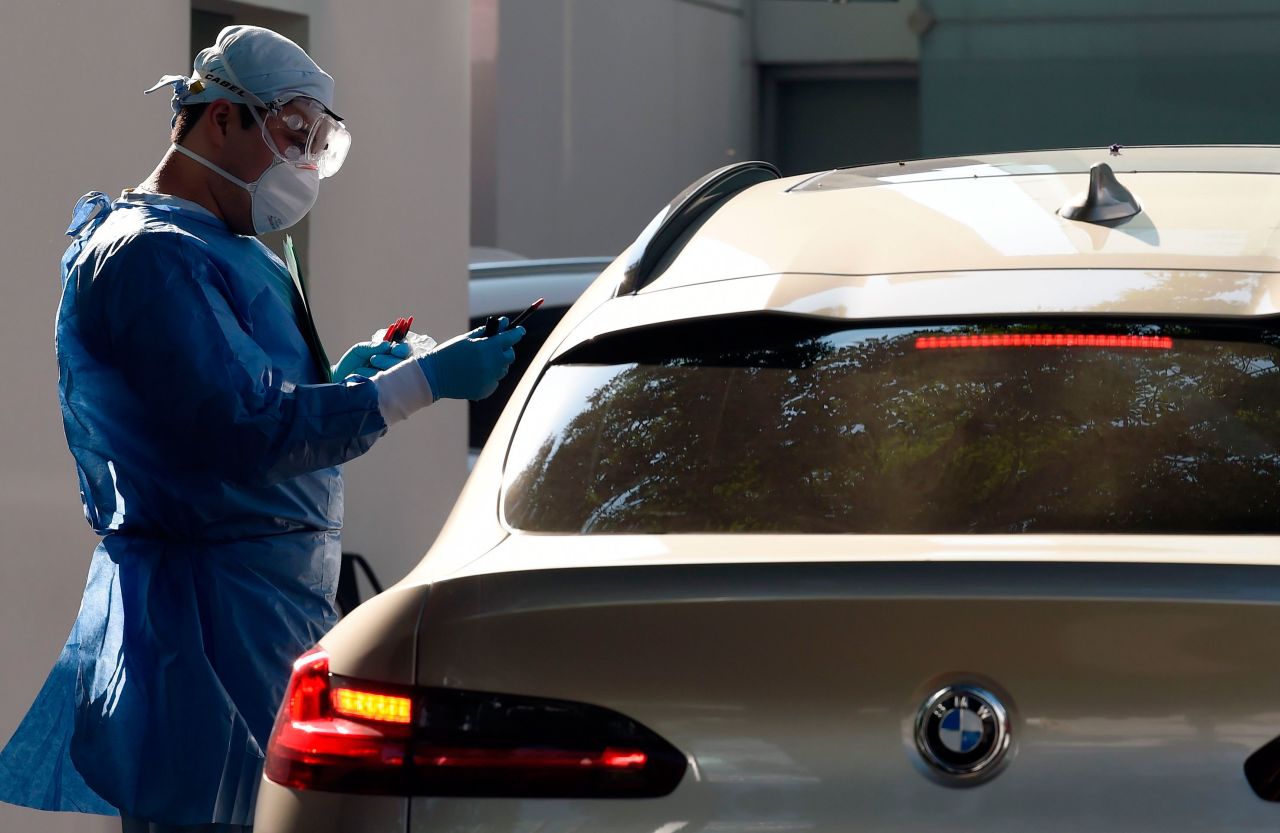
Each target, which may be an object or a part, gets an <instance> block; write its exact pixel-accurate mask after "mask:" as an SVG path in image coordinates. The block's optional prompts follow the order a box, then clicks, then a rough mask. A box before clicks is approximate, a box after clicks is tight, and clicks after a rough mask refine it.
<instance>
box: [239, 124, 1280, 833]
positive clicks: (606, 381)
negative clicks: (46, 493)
mask: <svg viewBox="0 0 1280 833" xmlns="http://www.w3.org/2000/svg"><path fill="white" fill-rule="evenodd" d="M1278 160H1280V148H1257V147H1248V148H1224V147H1204V148H1199V147H1152V148H1126V149H1119V148H1115V149H1112V150H1111V151H1110V152H1109V151H1108V150H1106V149H1103V150H1075V151H1046V152H1032V153H1023V154H1006V155H998V156H985V157H975V158H964V159H940V160H925V161H919V162H907V163H897V164H889V165H877V166H869V167H861V168H851V169H841V170H835V171H828V172H823V173H819V174H816V175H812V176H797V177H790V178H782V179H780V178H779V177H778V174H777V172H776V171H775V170H774V169H773V168H772V167H770V166H768V165H765V164H762V163H743V164H740V165H734V166H731V167H729V168H725V169H721V170H719V171H716V172H713V173H712V174H710V175H708V176H707V177H706V178H704V179H702V180H699V181H698V182H697V183H694V185H692V186H691V187H690V188H689V189H688V190H687V191H685V192H684V193H683V194H681V195H680V196H679V197H677V199H676V200H675V201H674V202H673V203H672V204H671V206H669V207H668V209H667V210H665V211H664V212H663V213H662V214H660V215H659V216H658V217H656V218H655V219H654V221H653V222H652V223H651V224H650V225H649V227H648V228H646V229H645V231H644V232H643V233H642V234H641V236H640V237H639V239H638V240H637V241H636V242H635V244H634V245H633V246H632V247H631V248H630V249H628V250H627V251H626V252H624V253H623V255H622V256H621V257H619V258H618V260H617V261H616V262H615V263H613V264H612V265H611V266H610V267H609V268H608V269H606V270H605V271H604V273H603V274H602V275H601V276H600V277H599V278H598V279H597V280H596V281H595V282H594V283H593V284H592V285H591V287H590V288H589V289H588V290H587V291H586V293H585V294H584V295H583V296H582V297H581V298H580V299H579V300H578V302H577V303H576V304H575V305H574V306H573V308H572V309H571V310H570V311H569V312H568V314H567V315H566V316H565V317H564V319H563V320H562V321H561V322H560V324H559V325H558V326H557V327H556V329H555V331H554V332H553V333H552V334H551V335H550V337H549V338H548V339H547V340H546V342H545V344H543V346H542V348H541V349H540V350H539V351H538V353H537V355H536V356H535V357H533V360H532V364H531V367H530V369H529V371H528V372H527V373H526V374H525V375H524V377H523V378H522V379H521V381H520V382H519V384H518V385H517V386H516V388H515V390H514V392H513V394H512V396H511V399H510V402H509V403H508V405H507V407H506V409H505V410H504V411H503V413H502V415H501V417H500V418H499V419H498V421H497V423H496V425H495V426H494V429H493V432H492V434H491V435H490V437H489V440H488V443H487V444H486V445H485V447H484V451H483V452H482V454H481V455H480V458H479V460H478V461H477V463H476V465H475V469H474V471H473V472H472V474H471V478H470V480H469V481H468V483H467V486H466V488H465V489H464V491H463V493H462V495H461V496H460V498H459V500H458V502H457V505H456V506H455V508H454V511H453V514H452V516H451V518H450V520H449V522H448V524H447V525H446V527H445V529H444V530H443V532H442V533H441V535H440V536H439V538H438V539H437V540H436V542H435V544H434V545H433V546H432V547H431V549H430V551H429V552H428V553H427V555H426V557H425V558H424V560H423V561H422V563H421V564H420V566H419V567H418V568H417V569H416V570H415V571H414V572H413V573H412V574H411V575H409V576H408V577H407V578H406V579H404V580H403V581H401V582H400V583H399V584H397V585H396V586H394V587H393V588H391V589H389V590H388V591H387V592H385V593H383V594H382V595H380V596H378V597H377V598H375V599H373V600H371V601H370V602H368V603H366V604H364V605H362V606H361V607H359V608H357V609H356V610H355V611H354V612H353V613H352V614H351V615H350V616H348V617H347V618H346V619H345V620H343V621H342V622H341V623H340V624H339V625H338V626H337V627H335V628H334V630H333V631H332V632H331V633H329V634H328V635H327V636H325V638H324V639H322V640H321V642H320V644H319V645H318V646H317V647H316V648H315V649H314V650H313V651H311V652H309V653H307V654H305V655H304V656H303V657H301V658H300V659H299V660H298V661H297V663H296V665H295V667H294V672H293V678H292V681H291V682H290V686H289V690H288V693H287V695H286V697H285V698H284V705H283V706H282V709H281V712H280V715H279V718H278V721H277V724H276V729H275V731H274V733H273V735H272V738H271V741H270V744H269V746H268V748H267V750H266V757H267V760H266V772H265V777H264V780H263V782H262V786H261V792H260V795H259V799H258V805H257V820H256V825H255V830H256V831H258V833H284V831H298V832H299V833H301V832H302V831H306V832H307V833H324V832H325V831H339V830H342V831H348V830H360V831H387V833H391V831H397V833H399V832H401V831H413V833H425V832H426V831H432V833H490V832H492V833H499V831H501V833H512V832H513V831H539V833H553V831H554V832H559V833H569V831H594V832H595V833H707V832H708V831H720V832H723V831H816V832H817V833H835V832H836V831H840V832H841V833H843V832H844V831H853V830H876V831H934V830H947V831H975V832H976V831H982V833H1005V831H1008V832H1009V833H1012V832H1013V831H1019V833H1021V831H1036V832H1037V833H1050V832H1052V833H1059V832H1060V833H1081V831H1090V833H1093V832H1094V831H1116V833H1120V832H1121V831H1123V833H1137V831H1153V832H1154V831H1160V832H1161V833H1169V831H1204V830H1233V831H1264V830H1265V831H1271V830H1274V829H1276V827H1277V825H1280V806H1277V804H1276V803H1275V802H1276V801H1277V799H1280V742H1277V741H1276V740H1275V739H1276V738H1277V737H1278V736H1280V671H1278V670H1277V663H1276V649H1275V643H1276V639H1275V634H1277V633H1280V547H1278V545H1280V537H1278V533H1280V366H1278V364H1277V360H1278V359H1280V319H1278V318H1277V316H1278V315H1280V235H1278V233H1277V229H1278V228H1280V176H1277V174H1278V173H1280V161H1278ZM526 302H527V300H526V299H525V298H523V297H522V298H521V299H520V302H519V303H517V304H515V305H514V306H512V307H511V308H512V309H516V308H518V307H520V306H522V305H523V304H524V303H526Z"/></svg>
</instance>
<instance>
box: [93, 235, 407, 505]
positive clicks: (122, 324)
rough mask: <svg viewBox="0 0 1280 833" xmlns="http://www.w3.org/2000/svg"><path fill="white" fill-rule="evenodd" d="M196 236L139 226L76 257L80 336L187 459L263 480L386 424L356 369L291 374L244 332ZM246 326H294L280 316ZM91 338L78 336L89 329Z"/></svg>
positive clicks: (361, 446) (331, 454)
mask: <svg viewBox="0 0 1280 833" xmlns="http://www.w3.org/2000/svg"><path fill="white" fill-rule="evenodd" d="M201 245H202V244H201V243H200V242H198V241H196V240H194V239H192V238H188V237H186V236H184V235H182V234H181V233H177V232H174V233H167V232H148V233H145V234H139V235H135V236H133V237H130V238H125V239H123V240H121V241H118V242H117V243H116V244H115V245H114V246H113V250H112V251H111V252H110V253H109V254H108V255H107V256H106V257H101V258H99V259H97V260H96V262H95V263H93V264H92V268H89V266H90V264H89V262H87V261H86V263H85V265H83V266H81V267H79V274H77V275H75V276H73V279H74V280H75V281H76V290H75V291H76V293H77V302H78V303H77V308H78V309H77V311H78V314H79V317H80V321H81V325H82V327H85V328H86V331H87V332H86V342H87V343H92V344H94V345H95V346H96V349H97V351H100V352H102V353H105V356H104V357H103V358H104V360H105V361H106V362H107V363H109V364H111V365H112V366H114V367H115V368H117V369H118V371H119V372H120V373H121V375H122V376H123V379H124V382H125V384H126V385H127V386H128V387H129V389H130V390H131V391H132V392H133V393H134V394H136V395H137V396H138V398H139V400H140V401H141V402H142V403H143V405H144V406H145V407H146V409H147V410H148V411H149V412H151V413H154V414H156V415H158V416H159V417H161V418H160V419H157V420H154V421H153V425H152V426H150V427H149V428H150V430H153V431H154V430H157V426H159V429H158V430H161V431H165V432H169V431H171V432H173V434H174V436H172V437H170V438H169V439H171V440H173V444H174V445H180V446H181V447H183V448H185V449H187V451H186V452H185V453H187V454H190V455H191V458H192V462H193V463H195V462H198V463H199V464H201V465H203V466H205V467H207V468H208V469H209V470H211V471H214V472H217V473H218V474H219V475H220V476H222V477H223V478H224V479H226V480H228V481H231V482H240V483H247V484H271V483H275V482H278V481H280V480H284V479H287V478H290V477H294V476H297V475H300V474H305V473H307V472H311V471H316V470H318V469H323V468H328V467H330V466H334V465H337V464H339V463H342V462H345V461H347V460H350V459H352V458H354V457H358V456H359V455H361V454H363V453H364V452H365V451H367V450H368V449H369V447H370V446H372V445H373V443H374V441H375V440H377V439H378V438H379V437H381V436H382V435H383V434H384V433H386V430H387V425H386V422H385V421H384V420H383V418H382V415H381V413H380V412H379V410H378V394H377V389H376V387H375V386H374V385H373V384H372V383H371V382H370V381H369V380H368V379H365V378H363V377H356V378H353V379H348V380H343V381H340V382H333V383H324V384H299V382H298V380H297V379H288V378H285V374H284V372H283V371H282V370H281V368H279V367H276V366H274V365H273V363H272V360H271V357H270V356H269V355H268V354H267V353H266V351H264V350H263V348H262V347H261V346H260V345H259V344H258V343H257V342H256V341H255V340H254V339H253V337H252V336H251V334H250V333H249V332H247V331H246V322H245V321H243V319H242V317H241V316H240V315H238V314H237V312H236V311H235V309H234V308H233V305H232V303H231V302H230V298H231V297H232V296H231V291H230V286H229V284H228V282H227V279H226V276H224V275H223V274H222V273H221V271H220V270H219V269H218V267H217V265H216V264H215V263H214V261H213V260H212V259H210V258H209V257H208V255H207V254H206V253H205V252H204V251H203V250H202V249H201ZM253 326H254V327H261V326H273V327H275V326H278V327H289V328H296V327H297V324H296V322H295V321H294V320H292V319H291V318H288V317H285V316H281V317H280V319H279V320H278V321H268V322H263V321H255V322H253ZM90 335H91V336H92V338H89V337H88V336H90Z"/></svg>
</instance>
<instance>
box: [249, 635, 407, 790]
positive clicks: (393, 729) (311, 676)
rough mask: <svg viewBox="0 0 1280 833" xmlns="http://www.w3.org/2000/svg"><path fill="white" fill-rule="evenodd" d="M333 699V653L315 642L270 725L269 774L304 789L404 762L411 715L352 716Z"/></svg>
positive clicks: (369, 775) (357, 779) (372, 777)
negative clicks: (400, 717)
mask: <svg viewBox="0 0 1280 833" xmlns="http://www.w3.org/2000/svg"><path fill="white" fill-rule="evenodd" d="M334 699H335V698H334V696H333V687H332V685H331V682H330V675H329V655H328V654H327V653H325V652H324V650H323V649H320V648H315V649H312V650H311V651H308V652H307V653H305V654H303V655H302V656H301V657H299V658H298V661H297V662H295V663H294V664H293V677H292V678H291V679H290V680H289V689H288V691H287V692H286V693H285V696H284V706H283V707H282V708H281V709H280V713H279V714H278V715H277V716H276V725H275V728H274V729H272V731H271V741H270V743H269V744H268V751H267V761H266V765H265V771H266V774H267V777H268V778H270V779H271V780H272V781H275V782H276V783H278V784H284V785H285V786H287V787H293V788H294V789H298V790H305V789H311V788H316V787H318V786H319V785H321V784H323V783H324V782H325V781H326V780H328V779H330V778H333V777H335V776H336V777H338V778H339V779H340V780H342V781H344V782H349V783H356V784H358V783H362V782H365V781H376V780H377V778H378V776H379V775H380V774H381V773H382V772H384V771H385V770H386V768H387V767H398V766H403V765H404V763H405V761H406V760H407V758H408V744H409V736H410V730H409V727H408V725H407V724H408V720H405V721H404V722H403V723H399V722H386V721H378V720H353V719H351V718H350V717H347V716H344V715H343V714H340V713H338V711H337V710H336V709H335V708H334Z"/></svg>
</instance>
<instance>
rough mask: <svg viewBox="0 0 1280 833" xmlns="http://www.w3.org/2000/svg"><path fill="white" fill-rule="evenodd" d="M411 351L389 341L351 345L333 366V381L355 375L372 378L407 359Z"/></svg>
mask: <svg viewBox="0 0 1280 833" xmlns="http://www.w3.org/2000/svg"><path fill="white" fill-rule="evenodd" d="M412 352H413V350H412V348H410V347H409V345H407V344H404V343H396V344H393V343H392V342H390V341H362V342H360V343H359V344H353V345H352V346H351V349H350V350H348V351H347V352H346V353H344V354H343V356H342V358H341V359H339V360H338V363H337V364H336V365H334V366H333V380H334V381H335V382H341V381H342V380H343V379H345V378H347V377H348V376H351V375H352V374H357V375H360V376H372V375H373V374H375V373H377V372H378V371H379V370H386V369H387V368H389V367H393V366H395V365H397V364H399V363H400V362H402V361H404V360H405V359H407V358H408V357H409V356H410V355H411V354H412Z"/></svg>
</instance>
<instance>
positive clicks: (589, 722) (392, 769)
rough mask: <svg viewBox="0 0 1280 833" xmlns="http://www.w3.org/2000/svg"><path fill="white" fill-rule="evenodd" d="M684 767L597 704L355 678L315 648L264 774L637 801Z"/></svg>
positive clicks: (369, 789)
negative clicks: (339, 672) (334, 670)
mask: <svg viewBox="0 0 1280 833" xmlns="http://www.w3.org/2000/svg"><path fill="white" fill-rule="evenodd" d="M685 766H686V762H685V759H684V756H683V755H681V754H680V753H679V752H678V751H677V750H676V749H675V748H674V747H672V746H671V745H670V744H668V743H667V742H666V741H664V740H663V739H662V738H660V737H658V736H657V735H656V734H654V733H653V732H651V731H649V730H648V729H646V728H645V727H643V726H641V725H639V724H638V723H635V722H634V721H632V720H630V719H628V718H626V717H624V716H622V715H620V714H618V713H616V712H612V711H609V710H607V709H603V708H600V707H599V706H591V705H588V704H585V703H570V702H564V701H558V700H547V699H544V698H535V697H517V696H510V695H498V694H488V693H483V692H469V691H457V690H454V689H439V688H434V689H433V688H427V689H410V688H407V687H397V686H387V685H382V684H379V683H371V682H366V681H363V680H353V679H350V678H346V677H339V676H336V675H333V674H331V673H330V671H329V656H328V654H326V653H325V652H324V651H323V650H321V649H318V648H317V649H314V650H312V651H309V652H308V653H306V654H304V655H303V656H302V657H300V658H299V659H298V661H297V662H296V663H294V667H293V677H292V678H291V679H290V681H289V689H288V691H287V693H286V694H285V698H284V705H283V707H282V708H281V710H280V714H279V715H278V716H277V717H276V724H275V728H274V730H273V731H272V733H271V741H270V743H269V744H268V746H267V761H266V767H265V772H266V775H267V777H268V778H270V779H271V780H272V781H275V782H276V783H279V784H283V785H285V786H287V787H291V788H293V789H296V790H328V791H338V792H351V793H367V794H382V795H440V796H446V795H455V796H464V795H465V796H506V797H520V796H532V797H547V798H622V797H635V798H639V797H651V796H659V795H666V794H667V793H669V792H671V791H672V790H674V789H675V787H676V785H677V784H678V783H679V782H680V779H681V778H682V777H683V776H684V770H685Z"/></svg>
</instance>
